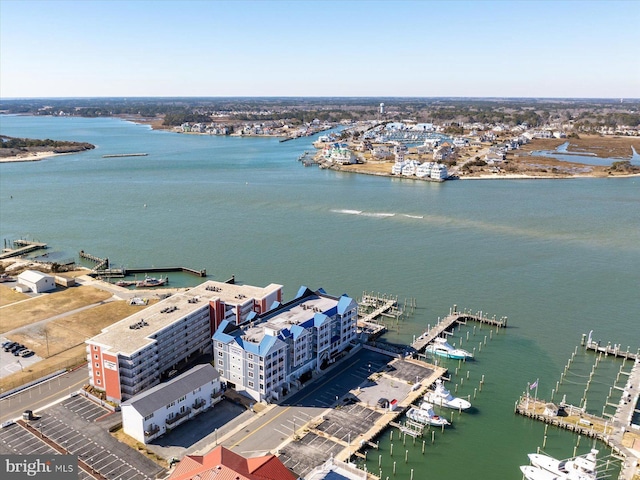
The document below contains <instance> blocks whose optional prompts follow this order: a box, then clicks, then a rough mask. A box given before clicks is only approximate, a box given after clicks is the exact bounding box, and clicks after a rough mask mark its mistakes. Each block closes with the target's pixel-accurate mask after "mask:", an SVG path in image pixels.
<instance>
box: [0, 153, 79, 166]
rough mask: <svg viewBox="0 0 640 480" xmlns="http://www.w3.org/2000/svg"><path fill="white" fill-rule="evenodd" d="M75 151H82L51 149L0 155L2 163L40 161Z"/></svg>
mask: <svg viewBox="0 0 640 480" xmlns="http://www.w3.org/2000/svg"><path fill="white" fill-rule="evenodd" d="M74 153H80V152H65V153H56V152H53V151H51V152H36V153H27V154H26V155H16V156H13V157H0V163H16V162H39V161H40V160H44V159H45V158H50V157H57V156H59V155H72V154H74Z"/></svg>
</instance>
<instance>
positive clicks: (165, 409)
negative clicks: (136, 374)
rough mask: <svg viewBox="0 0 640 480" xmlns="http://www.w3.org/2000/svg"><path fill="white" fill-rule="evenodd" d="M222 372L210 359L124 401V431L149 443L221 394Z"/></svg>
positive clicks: (122, 405)
mask: <svg viewBox="0 0 640 480" xmlns="http://www.w3.org/2000/svg"><path fill="white" fill-rule="evenodd" d="M221 393H222V390H221V385H220V375H219V374H218V372H216V370H215V369H214V368H213V367H212V366H211V364H209V363H207V364H204V365H198V366H196V367H194V368H192V369H191V370H189V371H187V372H185V373H183V374H182V375H180V376H178V377H176V378H174V379H173V380H170V381H168V382H167V383H161V384H160V385H156V386H155V387H153V388H151V389H149V390H146V391H145V392H143V393H141V394H139V395H135V396H134V397H131V398H130V399H129V400H127V401H126V402H122V404H121V405H120V408H121V410H122V428H123V430H124V433H126V434H127V435H129V436H131V437H133V438H135V439H136V440H138V441H139V442H141V443H145V444H146V443H148V442H150V441H151V440H153V439H154V438H157V437H159V436H160V435H163V434H164V433H166V432H167V431H168V430H171V429H172V428H175V427H177V426H178V425H180V424H182V423H184V422H186V421H187V420H189V419H190V418H193V417H195V416H196V415H198V414H199V413H202V412H203V411H205V410H206V409H208V408H209V407H211V406H212V405H214V404H216V403H217V402H219V401H220V398H221Z"/></svg>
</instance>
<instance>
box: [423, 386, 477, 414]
mask: <svg viewBox="0 0 640 480" xmlns="http://www.w3.org/2000/svg"><path fill="white" fill-rule="evenodd" d="M424 400H425V401H426V402H429V403H433V404H434V405H438V406H440V407H447V408H455V409H456V410H466V409H468V408H471V403H469V402H468V401H466V400H464V399H462V398H458V397H454V396H453V395H451V392H450V391H449V390H447V389H446V388H445V387H444V383H443V382H442V380H441V379H437V380H436V389H435V390H430V391H428V392H427V393H425V394H424Z"/></svg>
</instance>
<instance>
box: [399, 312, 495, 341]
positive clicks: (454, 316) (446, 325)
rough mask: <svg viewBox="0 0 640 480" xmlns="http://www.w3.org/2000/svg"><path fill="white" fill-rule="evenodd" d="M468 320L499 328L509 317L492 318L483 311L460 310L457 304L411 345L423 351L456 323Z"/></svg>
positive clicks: (463, 322) (464, 322)
mask: <svg viewBox="0 0 640 480" xmlns="http://www.w3.org/2000/svg"><path fill="white" fill-rule="evenodd" d="M468 321H473V322H480V323H484V324H487V325H491V326H495V327H497V328H503V327H506V326H507V317H501V318H499V319H496V317H495V316H494V317H492V318H489V317H486V316H484V315H483V313H482V312H481V311H480V312H477V313H475V314H472V313H470V312H466V311H464V312H458V311H457V306H456V305H454V306H453V308H452V309H451V310H450V311H449V315H447V316H446V317H444V318H443V319H438V323H436V324H435V325H434V326H433V327H431V326H429V328H427V330H426V331H425V333H423V334H422V335H420V336H419V337H418V338H416V339H415V341H414V342H413V343H412V344H411V347H413V348H414V349H415V351H416V352H421V351H423V350H424V349H425V347H426V346H427V345H428V344H429V343H431V342H433V341H434V340H435V339H436V338H437V337H439V336H440V335H442V334H443V333H444V332H446V331H448V330H450V329H451V328H453V326H454V324H456V323H462V324H466V323H467V322H468Z"/></svg>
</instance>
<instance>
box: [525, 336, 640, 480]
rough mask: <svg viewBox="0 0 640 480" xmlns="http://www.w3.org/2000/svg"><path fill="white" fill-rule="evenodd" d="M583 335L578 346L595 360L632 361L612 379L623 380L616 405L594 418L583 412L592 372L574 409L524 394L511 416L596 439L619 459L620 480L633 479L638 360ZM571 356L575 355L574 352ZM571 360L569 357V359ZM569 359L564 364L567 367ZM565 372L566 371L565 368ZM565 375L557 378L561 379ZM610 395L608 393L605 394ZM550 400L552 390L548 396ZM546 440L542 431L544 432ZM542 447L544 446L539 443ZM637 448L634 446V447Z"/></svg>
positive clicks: (639, 432)
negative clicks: (610, 410)
mask: <svg viewBox="0 0 640 480" xmlns="http://www.w3.org/2000/svg"><path fill="white" fill-rule="evenodd" d="M585 337H586V335H583V336H582V341H581V344H582V346H584V347H585V348H586V350H588V351H594V352H597V353H598V355H599V357H598V359H597V360H596V365H597V362H598V360H599V359H600V358H601V357H602V356H603V355H604V356H607V355H613V356H616V357H622V358H623V359H624V360H623V366H624V362H626V361H627V360H633V366H632V368H631V370H630V371H629V372H625V371H623V367H620V371H619V372H618V375H617V377H616V382H617V381H618V379H619V378H620V376H621V375H626V376H627V377H628V378H627V381H626V382H625V386H624V387H618V386H615V384H614V386H613V387H612V388H615V389H616V390H620V391H622V395H621V397H620V400H619V402H618V403H617V404H614V403H610V402H609V401H608V399H609V397H607V401H606V402H605V405H604V407H603V409H602V416H598V415H594V414H591V413H588V412H587V411H586V392H587V390H588V388H589V383H590V381H591V376H592V375H593V372H594V370H595V366H594V369H592V374H591V375H590V377H589V378H590V380H589V382H587V387H586V389H585V393H584V396H583V398H582V401H581V406H580V407H576V406H574V405H570V404H567V403H566V402H565V401H564V398H563V401H562V402H561V403H560V404H559V406H558V407H556V406H555V405H554V404H553V403H552V402H547V401H545V400H540V399H537V398H531V397H530V395H529V394H528V393H527V394H524V395H522V396H521V397H520V399H519V400H518V401H516V403H515V413H517V414H519V415H523V416H526V417H529V418H533V419H535V420H539V421H541V422H544V423H546V424H549V425H554V426H556V427H558V428H563V429H565V430H569V431H572V432H575V433H577V434H578V435H582V436H586V437H588V438H593V439H596V440H600V441H602V442H603V443H605V444H606V445H608V446H609V447H610V448H611V449H612V450H613V452H615V453H616V454H617V455H620V456H621V457H622V458H623V464H622V469H621V472H620V477H619V478H620V479H623V480H631V479H632V478H634V475H635V473H636V469H637V466H638V462H639V459H638V457H637V456H636V455H637V454H636V453H634V451H633V450H632V448H633V447H634V445H638V444H640V429H638V426H637V425H635V424H633V423H632V421H633V416H634V413H640V411H639V410H638V401H639V400H640V359H639V358H638V355H637V354H633V353H630V352H629V349H627V351H623V350H621V349H620V347H619V346H614V347H611V345H610V344H607V346H606V347H601V346H600V344H599V342H593V341H592V340H591V335H589V340H588V341H587V342H585ZM574 354H575V352H574ZM572 358H573V357H572ZM570 363H571V360H570V361H569V363H568V364H567V365H570ZM565 373H566V368H565ZM564 375H565V374H563V375H562V376H561V380H562V378H563V377H564ZM609 395H611V390H610V391H609ZM551 398H552V399H553V391H552V394H551ZM606 407H613V408H615V413H614V414H613V415H610V414H607V413H605V409H606ZM545 441H546V430H545ZM543 448H544V443H543ZM635 448H636V449H637V447H635Z"/></svg>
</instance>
